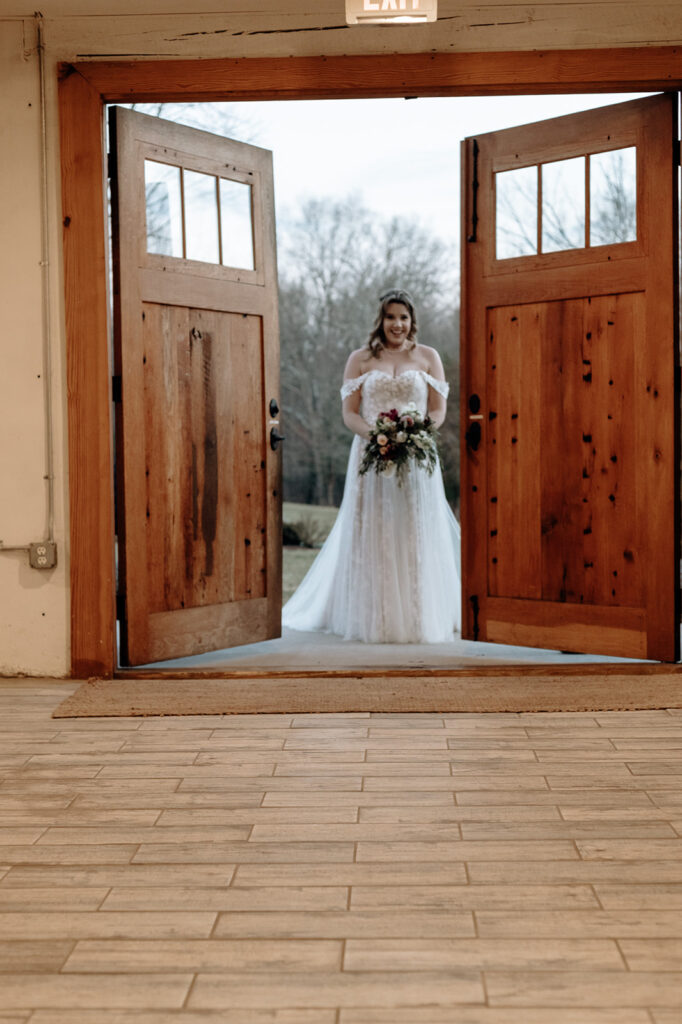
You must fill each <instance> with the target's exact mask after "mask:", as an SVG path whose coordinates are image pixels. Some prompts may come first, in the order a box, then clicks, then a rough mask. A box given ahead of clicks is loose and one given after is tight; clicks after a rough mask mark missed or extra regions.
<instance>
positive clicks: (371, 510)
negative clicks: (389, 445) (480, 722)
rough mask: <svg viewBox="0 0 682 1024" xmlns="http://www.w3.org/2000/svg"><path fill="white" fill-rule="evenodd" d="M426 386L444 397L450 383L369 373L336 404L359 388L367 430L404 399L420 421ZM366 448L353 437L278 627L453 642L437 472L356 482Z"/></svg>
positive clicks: (450, 530) (455, 533)
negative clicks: (308, 561) (331, 508)
mask: <svg viewBox="0 0 682 1024" xmlns="http://www.w3.org/2000/svg"><path fill="white" fill-rule="evenodd" d="M429 387H432V388H433V389H434V390H435V391H437V392H438V393H439V394H440V395H443V397H447V394H448V385H447V384H446V383H444V382H443V381H440V380H436V379H435V378H434V377H431V376H430V375H429V374H427V373H426V372H425V371H423V370H406V371H404V372H403V373H400V374H398V375H397V376H395V377H393V376H391V375H390V374H387V373H384V372H383V370H378V369H377V370H369V371H368V372H367V373H363V374H362V376H361V377H356V378H355V379H353V380H347V381H345V382H344V385H343V387H342V389H341V397H342V399H343V398H346V397H347V396H348V395H351V394H352V393H353V392H354V391H356V390H357V389H358V388H361V389H362V395H361V404H360V414H361V415H362V417H363V419H364V420H365V421H366V422H367V423H368V424H372V425H373V424H374V422H375V421H376V418H377V416H378V415H379V414H380V413H382V412H385V411H387V410H389V409H398V410H400V409H403V408H404V407H405V406H406V405H407V404H408V403H409V402H414V403H415V405H416V406H417V408H418V409H419V411H420V413H421V414H422V415H425V414H426V410H427V402H428V389H429ZM364 448H365V442H364V440H363V439H362V438H361V437H359V436H358V435H357V434H356V435H355V437H354V439H353V445H352V447H351V452H350V458H349V460H348V472H347V475H346V484H345V489H344V494H343V501H342V502H341V507H340V509H339V514H338V516H337V519H336V522H335V524H334V526H333V528H332V530H331V532H330V534H329V536H328V537H327V540H326V541H325V543H324V545H323V547H322V548H321V549H320V552H319V554H318V556H317V558H316V559H315V561H314V562H313V564H312V565H311V567H310V569H309V570H308V573H307V574H306V576H305V578H304V579H303V581H302V582H301V584H300V586H299V587H298V589H297V590H296V592H295V594H294V595H293V596H292V597H291V599H290V600H289V601H287V603H286V604H285V606H284V608H283V610H282V625H284V626H287V627H289V628H290V629H296V630H304V631H316V632H317V631H322V632H326V633H336V634H338V635H339V636H341V637H343V638H344V639H346V640H360V641H364V642H365V643H375V644H376V643H442V642H446V641H449V640H452V639H453V637H454V635H455V633H456V632H459V630H460V625H461V604H460V602H461V596H460V558H459V551H460V531H459V525H458V523H457V520H456V519H455V517H454V515H453V514H452V511H451V509H450V506H449V505H448V503H447V500H446V497H445V490H444V488H443V478H442V475H441V472H440V467H438V468H437V469H436V471H435V472H434V473H433V474H432V475H429V474H428V472H427V471H426V470H425V469H423V468H422V467H421V466H418V465H416V464H415V463H411V464H410V469H409V473H408V474H407V475H406V477H405V479H404V480H403V483H402V485H400V484H399V483H398V480H397V477H395V476H393V477H387V476H385V475H384V474H377V473H375V472H374V471H373V470H370V471H369V472H368V473H367V474H366V475H364V476H360V475H359V473H358V469H359V467H360V462H361V459H362V454H363V451H364Z"/></svg>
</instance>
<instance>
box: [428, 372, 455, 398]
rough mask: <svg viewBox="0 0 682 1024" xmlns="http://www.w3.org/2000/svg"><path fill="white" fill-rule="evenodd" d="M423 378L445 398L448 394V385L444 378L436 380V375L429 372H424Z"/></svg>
mask: <svg viewBox="0 0 682 1024" xmlns="http://www.w3.org/2000/svg"><path fill="white" fill-rule="evenodd" d="M424 378H425V380H426V382H427V384H429V385H430V386H431V387H432V388H433V390H434V391H435V392H437V393H438V394H439V395H441V396H442V397H443V398H447V397H448V395H449V394H450V385H449V384H448V382H447V381H446V380H437V379H436V377H432V376H431V374H430V373H425V374H424Z"/></svg>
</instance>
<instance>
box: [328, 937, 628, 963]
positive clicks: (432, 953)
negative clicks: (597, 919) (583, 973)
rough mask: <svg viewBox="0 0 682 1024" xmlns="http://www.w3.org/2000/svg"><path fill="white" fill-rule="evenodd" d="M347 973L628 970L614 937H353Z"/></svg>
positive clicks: (345, 959) (348, 948) (350, 941)
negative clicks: (368, 938)
mask: <svg viewBox="0 0 682 1024" xmlns="http://www.w3.org/2000/svg"><path fill="white" fill-rule="evenodd" d="M343 965H344V970H347V971H417V970H423V971H447V970H462V969H466V970H477V971H488V970H503V971H513V970H529V971H546V970H562V971H564V970H566V971H571V970H580V969H581V968H586V969H588V970H615V971H623V970H625V965H624V964H623V960H622V957H621V955H620V953H619V951H618V947H617V945H616V943H615V941H613V940H608V939H532V938H531V939H527V938H514V939H477V940H476V942H471V941H470V940H469V939H438V940H433V939H421V940H419V939H372V940H366V939H348V940H347V941H346V952H345V956H344V961H343Z"/></svg>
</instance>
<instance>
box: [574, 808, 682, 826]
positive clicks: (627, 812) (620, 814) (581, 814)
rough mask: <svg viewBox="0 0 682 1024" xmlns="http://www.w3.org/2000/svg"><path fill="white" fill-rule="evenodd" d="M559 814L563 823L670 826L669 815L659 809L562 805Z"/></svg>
mask: <svg viewBox="0 0 682 1024" xmlns="http://www.w3.org/2000/svg"><path fill="white" fill-rule="evenodd" d="M560 812H561V817H562V818H563V819H564V820H565V821H617V822H644V821H668V823H669V824H670V815H669V814H667V813H666V812H665V811H663V810H661V808H660V807H639V806H637V807H588V806H582V807H580V806H575V807H570V806H566V805H565V804H563V803H562V805H560Z"/></svg>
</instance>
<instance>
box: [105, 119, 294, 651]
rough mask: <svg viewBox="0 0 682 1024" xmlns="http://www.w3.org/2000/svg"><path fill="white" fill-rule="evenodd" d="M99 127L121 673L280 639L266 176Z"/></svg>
mask: <svg viewBox="0 0 682 1024" xmlns="http://www.w3.org/2000/svg"><path fill="white" fill-rule="evenodd" d="M111 114H112V120H111V128H112V144H113V146H114V152H115V153H116V175H115V181H114V183H113V187H112V206H113V213H114V217H113V220H114V271H115V287H114V290H115V296H116V307H115V363H116V370H117V372H118V373H120V374H121V379H122V387H121V395H122V402H121V403H120V405H119V406H117V493H118V516H117V519H118V537H119V595H123V596H124V601H123V602H121V601H119V607H120V606H121V604H123V608H122V613H123V614H122V620H121V639H122V645H121V661H122V663H123V664H142V663H145V662H149V661H156V660H162V659H167V658H173V657H179V656H182V655H189V654H196V653H200V652H201V651H205V650H211V649H213V650H215V649H216V648H222V647H229V646H233V645H236V644H244V643H250V642H254V641H256V640H262V639H267V638H269V637H273V636H278V635H279V633H280V611H281V487H280V475H281V465H280V456H279V453H278V452H273V451H272V450H271V448H270V445H269V443H268V439H269V429H270V427H271V426H272V425H274V424H276V423H277V421H276V420H275V419H272V418H271V415H270V411H269V403H270V400H271V399H272V398H276V397H277V394H278V334H277V296H276V269H275V243H274V209H273V191H272V165H271V154H270V153H268V152H267V151H265V150H260V149H256V148H254V147H253V146H248V145H245V144H241V143H235V142H233V141H230V140H226V139H222V138H217V137H215V136H212V135H209V134H208V133H205V132H198V131H196V130H194V129H189V128H183V127H180V126H178V125H174V124H171V123H169V122H164V121H161V120H160V119H158V118H150V117H147V116H145V115H141V114H137V113H134V112H131V111H128V110H124V109H121V108H114V109H113V110H112V112H111ZM235 196H236V199H235ZM229 261H231V262H232V263H234V264H237V265H235V266H229V265H227V264H228V262H229ZM239 264H242V265H241V266H240V265H239Z"/></svg>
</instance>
